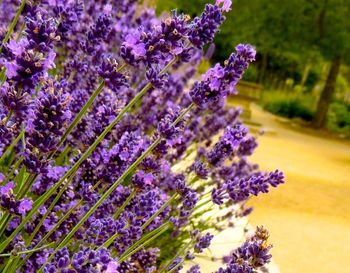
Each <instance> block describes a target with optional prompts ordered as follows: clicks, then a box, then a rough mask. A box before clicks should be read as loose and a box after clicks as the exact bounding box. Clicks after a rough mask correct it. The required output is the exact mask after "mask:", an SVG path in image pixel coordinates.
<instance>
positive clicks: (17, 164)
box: [1, 156, 24, 185]
mask: <svg viewBox="0 0 350 273" xmlns="http://www.w3.org/2000/svg"><path fill="white" fill-rule="evenodd" d="M23 159H24V157H23V156H21V157H20V158H19V159H18V160H17V162H16V163H15V165H14V166H13V168H12V170H11V172H10V173H9V174H8V175H7V176H6V178H5V180H4V181H2V182H1V185H5V184H6V183H7V182H8V181H10V179H11V178H12V176H13V174H14V172H15V171H16V170H17V168H18V167H19V165H20V164H21V163H22V161H23Z"/></svg>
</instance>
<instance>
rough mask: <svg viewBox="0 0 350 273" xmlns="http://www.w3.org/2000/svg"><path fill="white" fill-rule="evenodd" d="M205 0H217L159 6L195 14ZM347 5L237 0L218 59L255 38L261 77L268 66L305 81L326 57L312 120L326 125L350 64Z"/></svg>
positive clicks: (329, 0) (348, 0)
mask: <svg viewBox="0 0 350 273" xmlns="http://www.w3.org/2000/svg"><path fill="white" fill-rule="evenodd" d="M206 2H215V1H214V0H213V1H207V0H190V1H189V0H169V1H164V0H158V6H159V9H160V10H162V9H169V8H175V7H177V8H178V9H179V10H180V11H182V10H186V11H189V12H190V15H191V16H196V15H199V13H200V12H201V11H202V9H203V6H204V5H205V3H206ZM349 9H350V0H293V1H288V0H250V1H246V0H234V1H233V6H232V11H231V12H229V13H228V14H226V17H227V21H226V22H225V24H224V25H223V27H222V28H221V33H219V35H217V38H216V40H215V44H216V46H217V48H216V52H215V55H214V59H216V60H218V61H222V60H224V59H225V58H227V56H228V55H229V54H230V53H231V52H232V50H233V48H234V46H235V45H236V44H238V43H242V42H243V43H251V44H253V45H255V46H256V47H257V50H258V52H259V55H258V66H259V67H258V68H259V72H258V76H257V78H258V81H259V82H262V80H263V79H264V78H266V70H267V69H270V70H271V71H273V73H274V76H275V77H276V76H277V77H278V76H280V77H281V78H283V77H286V75H289V76H290V75H292V74H293V73H294V76H295V77H296V78H295V77H293V79H294V80H295V81H296V82H300V84H301V85H303V84H304V83H307V82H308V75H309V72H310V68H311V65H310V64H312V63H314V62H315V59H318V58H319V57H318V56H322V57H323V58H324V59H325V60H327V61H329V62H330V63H331V66H330V69H329V72H328V75H327V79H326V83H325V86H324V88H323V90H322V92H321V95H320V98H319V102H318V105H317V110H316V114H315V117H314V120H313V124H314V126H315V127H317V128H319V127H323V126H324V125H325V123H326V116H327V111H328V108H329V104H330V102H331V100H332V96H333V93H334V87H335V82H336V79H337V76H338V74H339V68H340V65H341V64H342V63H344V64H350V14H349ZM270 59H271V60H270ZM287 60H289V61H287ZM296 60H297V64H298V67H296V66H295V63H296V62H295V61H296ZM272 64H274V65H272ZM286 66H288V67H286ZM281 72H282V73H281Z"/></svg>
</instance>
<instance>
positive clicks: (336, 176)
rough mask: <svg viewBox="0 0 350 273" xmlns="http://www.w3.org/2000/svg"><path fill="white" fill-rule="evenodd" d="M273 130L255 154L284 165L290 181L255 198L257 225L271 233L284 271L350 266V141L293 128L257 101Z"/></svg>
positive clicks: (267, 164) (338, 270)
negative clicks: (265, 227) (262, 107)
mask: <svg viewBox="0 0 350 273" xmlns="http://www.w3.org/2000/svg"><path fill="white" fill-rule="evenodd" d="M252 120H253V121H257V122H260V123H261V124H262V125H263V127H265V128H267V129H268V130H269V131H270V133H268V134H266V135H265V136H263V137H261V138H260V139H259V148H258V149H257V152H256V153H255V154H254V156H253V158H252V160H253V161H254V162H257V163H259V165H260V166H261V168H262V169H268V170H272V169H274V168H276V167H278V168H280V169H281V170H283V171H284V172H285V174H286V176H287V183H286V184H285V185H283V186H281V187H280V188H279V189H274V190H273V191H272V192H271V193H270V194H269V195H265V196H260V197H258V198H256V199H254V200H253V201H252V202H251V204H252V205H254V206H255V211H254V212H253V214H252V215H251V217H250V222H251V223H252V224H254V225H258V224H264V225H265V226H267V227H268V228H269V230H270V233H271V241H272V242H273V244H274V250H273V255H274V260H275V261H276V263H277V264H278V266H279V268H280V270H281V272H282V273H304V272H305V273H349V272H350V142H345V141H338V140H334V139H327V138H325V137H320V136H318V135H315V134H307V133H304V132H302V131H301V130H294V129H291V127H289V126H286V125H283V124H281V123H279V122H277V121H276V119H275V117H274V116H272V115H270V114H267V113H265V112H263V111H261V110H260V109H259V108H258V107H256V106H253V116H252Z"/></svg>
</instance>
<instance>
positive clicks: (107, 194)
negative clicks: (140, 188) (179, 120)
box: [57, 138, 161, 249]
mask: <svg viewBox="0 0 350 273" xmlns="http://www.w3.org/2000/svg"><path fill="white" fill-rule="evenodd" d="M160 141H161V138H158V139H156V141H154V142H153V143H152V145H151V146H149V147H148V149H147V150H146V151H145V152H144V153H143V154H142V155H141V156H140V157H139V158H138V159H137V160H136V161H135V162H134V163H133V164H131V166H130V167H129V168H128V169H127V170H126V171H125V172H124V173H123V174H122V175H121V176H120V177H119V178H118V179H117V180H116V181H115V182H114V184H113V185H112V186H111V187H110V188H109V189H108V190H107V191H106V192H105V193H104V194H103V195H102V196H101V198H100V199H99V200H98V201H97V202H96V203H95V204H94V205H93V206H92V207H91V209H90V210H89V211H88V212H87V213H86V214H85V215H84V216H83V217H82V218H81V219H80V221H79V222H78V223H77V224H76V225H75V227H74V228H72V230H71V231H70V232H69V233H68V234H67V236H66V237H65V238H64V239H63V240H62V242H61V243H60V244H59V245H58V247H57V248H58V249H60V248H62V247H63V246H65V245H66V244H67V243H68V241H69V240H70V239H71V238H72V237H73V235H74V234H75V233H76V232H77V231H78V229H79V228H80V227H81V226H82V225H83V224H84V223H85V221H86V220H87V219H88V218H89V217H90V216H91V215H92V214H93V213H94V212H95V211H96V210H97V209H98V207H99V206H100V205H102V203H103V202H104V201H105V200H106V199H107V197H108V196H110V195H111V193H112V192H113V191H114V190H115V189H116V188H117V187H118V186H119V185H120V183H122V182H123V181H124V179H125V178H126V177H128V176H129V175H130V174H131V173H132V172H133V171H134V170H135V168H136V167H137V166H138V165H139V164H140V163H141V162H142V161H143V159H144V158H145V157H146V156H147V155H148V154H149V153H150V152H151V151H153V149H154V148H155V147H156V146H157V145H158V144H159V142H160Z"/></svg>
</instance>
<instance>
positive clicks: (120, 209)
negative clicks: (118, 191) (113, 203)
mask: <svg viewBox="0 0 350 273" xmlns="http://www.w3.org/2000/svg"><path fill="white" fill-rule="evenodd" d="M135 195H136V190H134V191H133V192H132V193H130V195H129V197H128V198H127V199H126V200H125V201H124V203H123V205H121V206H120V207H119V209H118V210H117V212H116V213H115V214H114V215H113V219H114V220H117V219H118V217H119V215H120V214H121V213H122V212H123V210H124V209H125V207H126V206H127V205H128V204H129V203H130V201H131V200H132V199H133V198H134V197H135Z"/></svg>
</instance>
